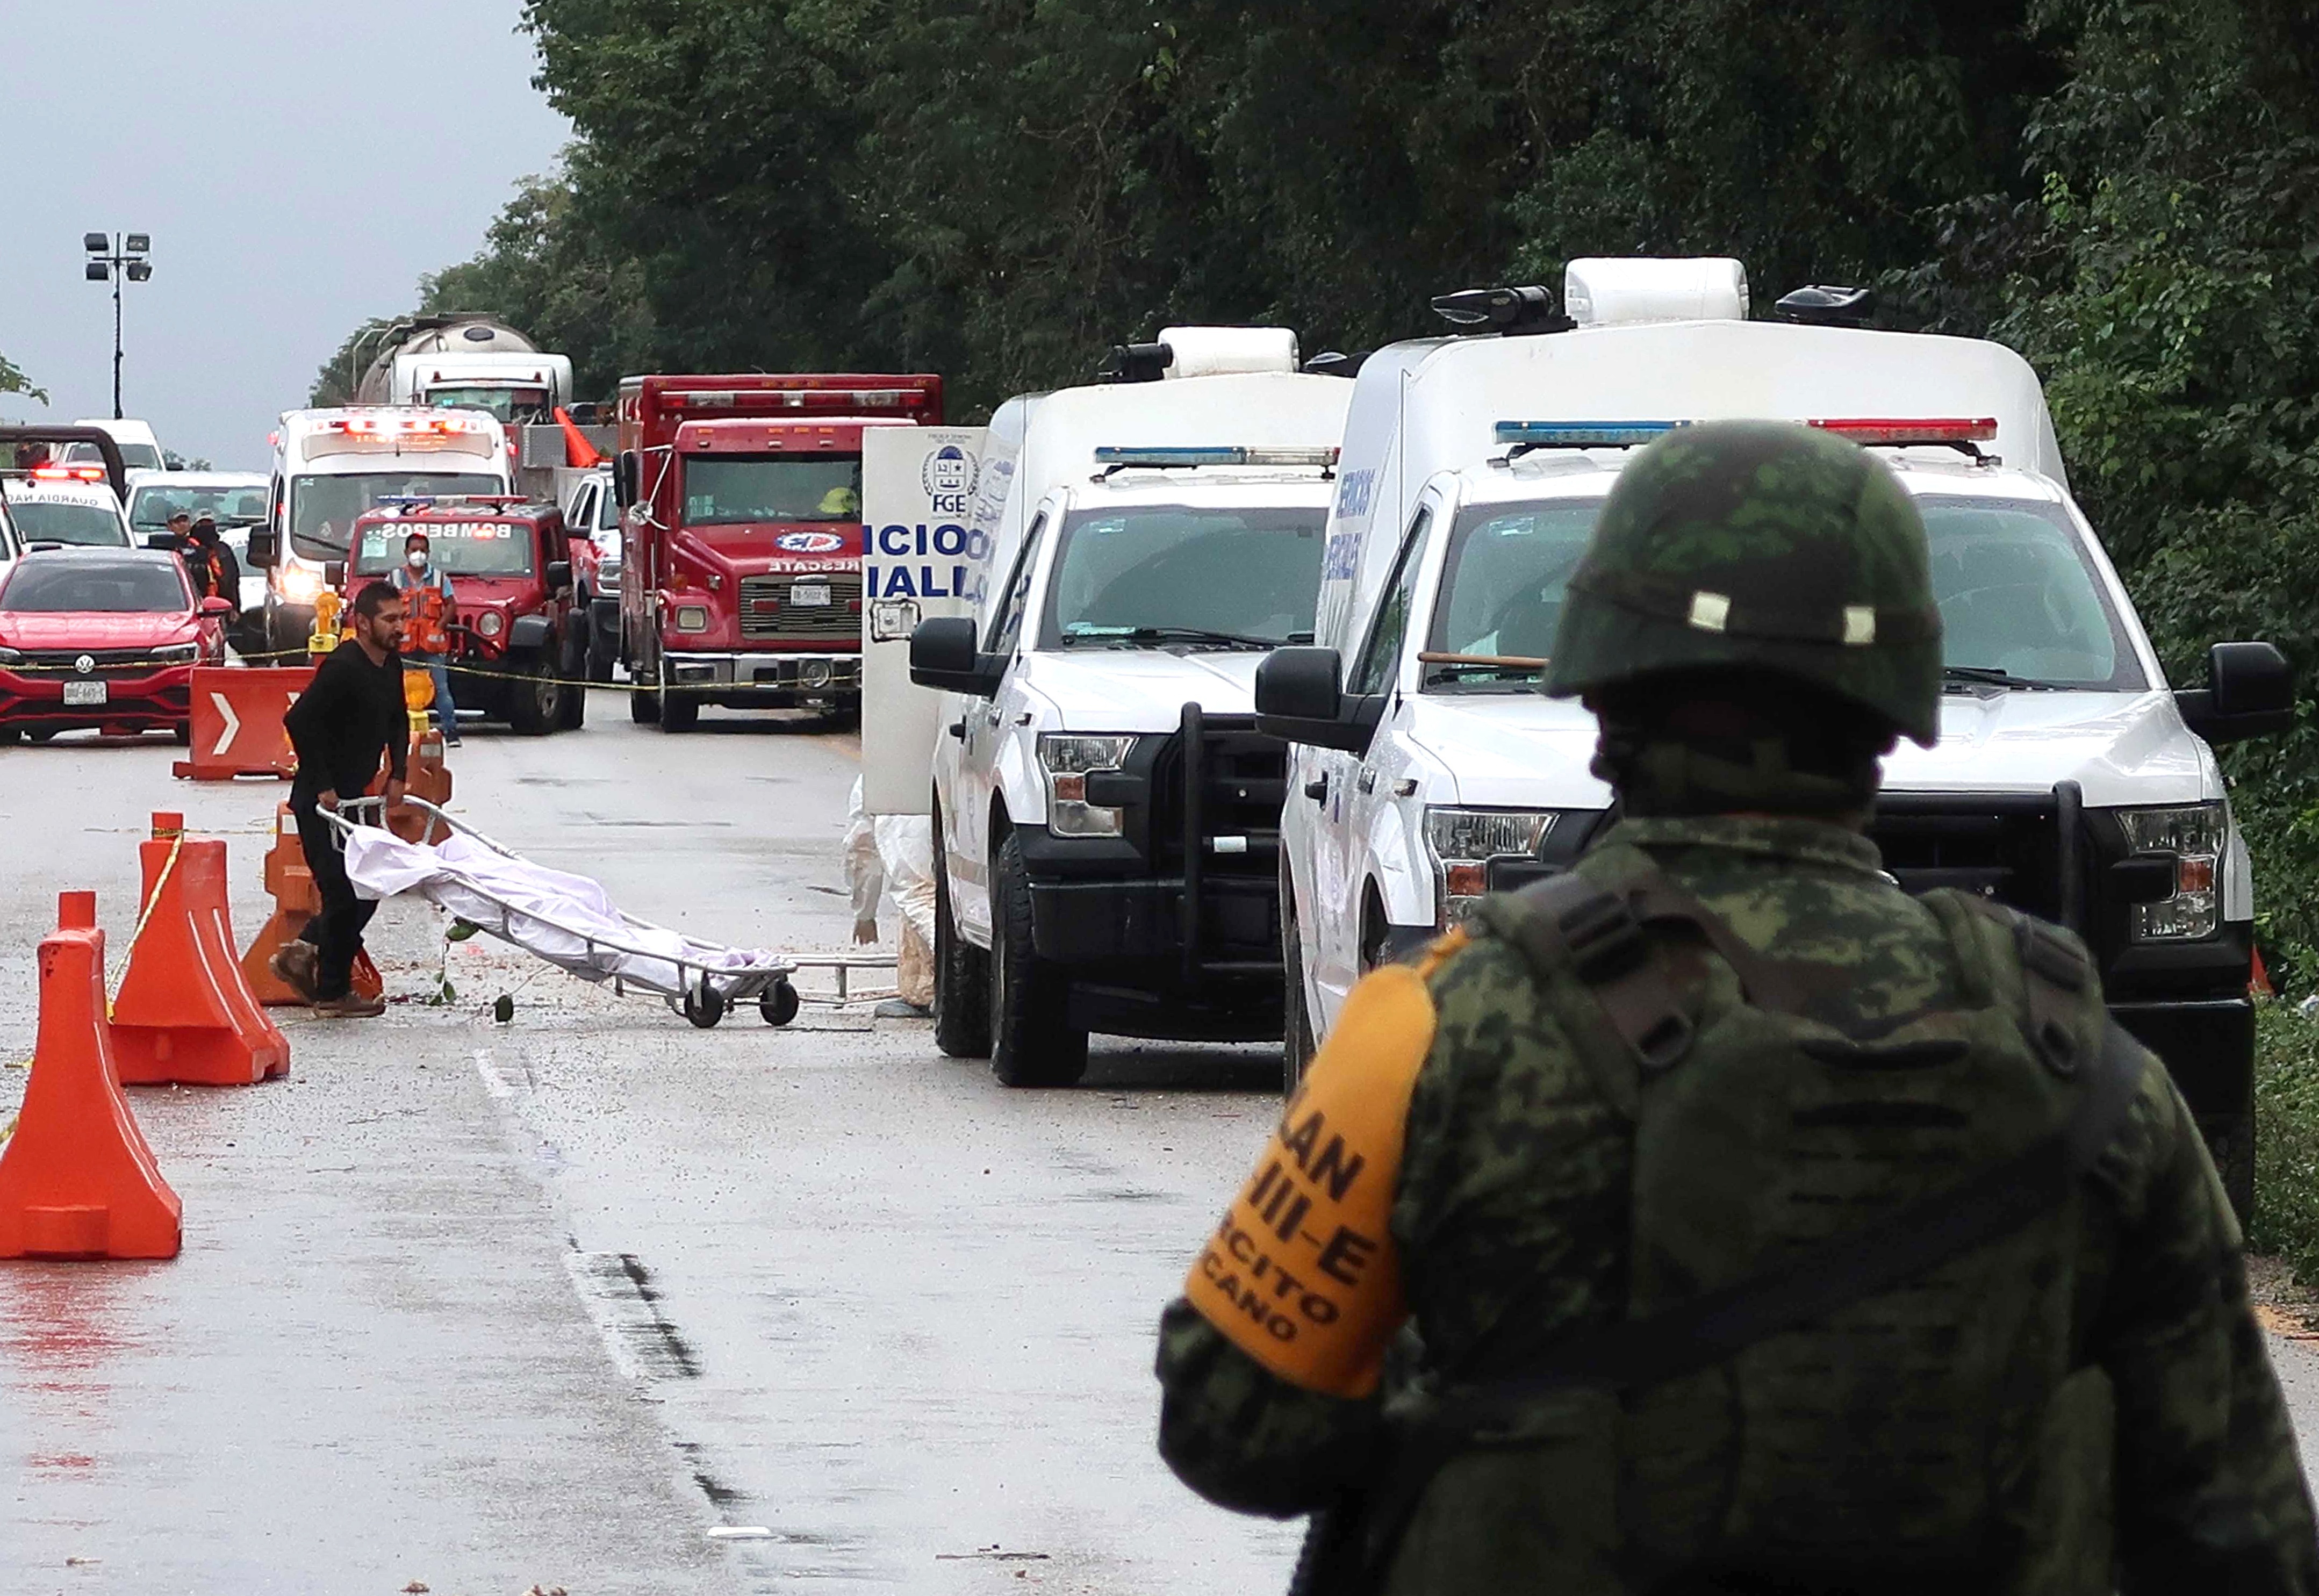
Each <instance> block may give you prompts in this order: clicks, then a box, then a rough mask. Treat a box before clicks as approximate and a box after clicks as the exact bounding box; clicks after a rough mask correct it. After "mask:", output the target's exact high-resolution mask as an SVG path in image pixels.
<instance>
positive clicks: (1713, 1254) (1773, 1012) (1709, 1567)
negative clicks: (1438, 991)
mask: <svg viewBox="0 0 2319 1596" xmlns="http://www.w3.org/2000/svg"><path fill="white" fill-rule="evenodd" d="M1598 857H1599V859H1600V863H1601V865H1603V866H1608V867H1610V868H1609V869H1608V870H1603V869H1602V868H1600V867H1599V866H1598V868H1597V869H1595V870H1589V871H1588V872H1586V873H1584V875H1568V876H1563V877H1560V878H1557V879H1554V880H1551V881H1548V882H1544V883H1541V884H1539V885H1538V886H1537V887H1533V888H1529V890H1527V891H1524V892H1522V893H1520V894H1518V895H1514V896H1511V897H1495V898H1491V899H1488V900H1485V902H1484V905H1483V906H1482V907H1481V910H1480V923H1479V924H1478V925H1477V926H1476V927H1475V931H1476V933H1477V934H1479V935H1483V936H1493V937H1497V938H1501V939H1503V940H1504V941H1505V942H1509V943H1511V945H1512V946H1514V947H1515V948H1517V949H1519V950H1520V951H1521V953H1522V954H1523V957H1524V960H1525V962H1526V963H1527V964H1528V965H1529V968H1530V970H1531V973H1532V976H1533V978H1534V979H1535V980H1536V981H1537V982H1538V986H1539V988H1540V990H1541V992H1542V993H1543V994H1544V996H1545V999H1546V1002H1547V1005H1548V1009H1549V1010H1550V1012H1552V1013H1553V1014H1555V1016H1556V1017H1557V1020H1558V1021H1559V1022H1560V1024H1561V1026H1562V1029H1563V1030H1564V1032H1566V1035H1567V1036H1568V1038H1569V1040H1570V1041H1571V1044H1572V1046H1573V1047H1574V1048H1575V1050H1576V1051H1577V1053H1578V1055H1579V1057H1580V1059H1581V1060H1582V1061H1583V1063H1584V1066H1585V1067H1586V1068H1587V1069H1588V1070H1589V1071H1590V1073H1591V1074H1592V1075H1593V1078H1595V1079H1596V1081H1597V1083H1598V1084H1599V1086H1600V1087H1601V1088H1602V1091H1603V1093H1604V1094H1605V1096H1607V1098H1608V1099H1609V1101H1610V1102H1611V1104H1613V1105H1615V1106H1616V1107H1617V1108H1618V1109H1619V1110H1620V1114H1622V1116H1624V1117H1626V1118H1628V1119H1629V1121H1630V1122H1631V1123H1632V1125H1633V1127H1634V1154H1633V1167H1632V1168H1633V1174H1632V1186H1631V1204H1632V1206H1631V1212H1630V1231H1629V1252H1628V1258H1629V1267H1628V1279H1627V1316H1626V1318H1625V1320H1624V1321H1621V1322H1618V1323H1614V1324H1611V1325H1609V1326H1607V1327H1603V1328H1602V1329H1599V1330H1590V1331H1584V1332H1581V1333H1578V1334H1575V1335H1568V1334H1566V1335H1565V1336H1563V1337H1562V1338H1561V1339H1554V1340H1548V1341H1547V1342H1545V1343H1543V1344H1532V1345H1523V1344H1522V1342H1523V1341H1524V1340H1525V1339H1529V1338H1530V1337H1534V1333H1535V1332H1529V1331H1526V1330H1525V1329H1524V1328H1523V1327H1522V1326H1521V1325H1520V1323H1519V1322H1515V1323H1511V1324H1506V1325H1503V1326H1502V1329H1501V1330H1500V1331H1496V1332H1493V1333H1492V1335H1491V1336H1489V1337H1488V1338H1485V1340H1484V1347H1483V1348H1482V1349H1480V1351H1481V1355H1480V1357H1478V1358H1477V1359H1475V1360H1469V1361H1468V1363H1467V1364H1466V1366H1465V1367H1464V1368H1463V1369H1461V1370H1459V1371H1457V1372H1456V1374H1457V1377H1458V1378H1459V1379H1460V1381H1461V1382H1462V1383H1461V1384H1457V1385H1456V1386H1454V1387H1453V1388H1451V1389H1450V1390H1448V1392H1446V1393H1441V1394H1440V1395H1439V1402H1438V1404H1437V1405H1436V1406H1435V1407H1434V1408H1433V1410H1432V1411H1430V1414H1429V1415H1428V1416H1426V1417H1425V1418H1423V1419H1421V1420H1419V1421H1417V1422H1416V1423H1415V1424H1414V1425H1413V1426H1412V1429H1411V1430H1410V1444H1409V1445H1408V1446H1407V1447H1405V1448H1404V1453H1403V1466H1402V1467H1401V1469H1400V1470H1399V1471H1398V1473H1397V1474H1396V1475H1395V1477H1394V1481H1393V1483H1391V1484H1390V1485H1389V1486H1388V1488H1387V1489H1386V1490H1385V1492H1383V1493H1382V1496H1381V1498H1380V1500H1379V1501H1378V1503H1377V1504H1376V1508H1375V1509H1374V1510H1373V1512H1372V1515H1371V1518H1370V1522H1369V1524H1368V1526H1367V1534H1368V1536H1369V1537H1371V1538H1370V1545H1369V1557H1370V1561H1371V1564H1372V1567H1373V1568H1374V1569H1376V1572H1377V1573H1383V1572H1385V1567H1386V1565H1387V1564H1390V1566H1391V1578H1390V1579H1389V1581H1388V1582H1387V1583H1388V1586H1389V1588H1391V1589H1393V1590H1395V1591H1401V1590H1419V1589H1433V1590H1439V1589H1460V1590H1469V1589H1470V1590H1485V1589H1502V1590H1550V1591H1557V1592H1577V1591H1603V1592H1623V1591H1656V1590H1662V1589H1668V1590H1689V1589H1701V1590H1709V1589H1711V1590H1726V1589H1735V1590H1737V1589H1746V1590H1753V1589H1758V1588H1761V1589H1764V1590H1778V1591H1782V1592H1786V1591H1813V1590H1843V1589H1851V1588H1854V1585H1855V1584H1858V1583H1860V1582H1867V1583H1866V1587H1864V1588H1874V1589H1877V1590H1879V1591H1896V1590H1909V1591H1912V1590H1915V1589H1917V1582H1918V1581H1920V1580H1921V1581H1925V1582H1926V1588H1927V1589H1937V1590H1949V1589H1956V1590H1964V1589H1972V1590H1976V1591H1985V1590H2018V1591H2041V1592H2042V1591H2075V1590H2079V1589H2081V1588H2082V1589H2085V1590H2087V1591H2107V1590H2108V1589H2109V1585H2108V1582H2107V1570H2108V1555H2107V1527H2106V1524H2105V1522H2104V1519H2105V1517H2106V1514H2107V1468H2108V1437H2107V1422H2108V1419H2107V1414H2108V1409H2107V1384H2106V1382H2104V1381H2103V1379H2102V1376H2101V1375H2099V1372H2098V1370H2093V1369H2080V1368H2079V1367H2078V1366H2077V1349H2076V1348H2075V1346H2074V1344H2073V1343H2074V1334H2073V1332H2074V1327H2075V1324H2076V1320H2077V1312H2078V1306H2079V1304H2078V1303H2077V1301H2076V1292H2077V1286H2078V1271H2077V1268H2076V1256H2075V1252H2076V1238H2077V1237H2078V1236H2079V1234H2080V1231H2081V1228H2082V1227H2081V1221H2082V1213H2081V1208H2080V1204H2081V1198H2080V1195H2079V1194H2080V1192H2081V1191H2082V1189H2083V1188H2084V1185H2085V1183H2084V1182H2083V1181H2082V1180H2081V1179H2080V1177H2081V1176H2083V1175H2084V1174H2085V1173H2086V1172H2087V1171H2088V1170H2089V1168H2091V1167H2092V1164H2093V1162H2094V1159H2095V1158H2096V1157H2097V1156H2098V1154H2099V1153H2100V1151H2101V1150H2103V1149H2104V1148H2106V1147H2107V1145H2108V1144H2109V1143H2110V1141H2112V1140H2113V1139H2114V1138H2115V1136H2116V1133H2117V1132H2118V1130H2119V1129H2120V1128H2121V1127H2122V1125H2123V1123H2124V1122H2125V1112H2126V1109H2127V1106H2128V1105H2130V1103H2131V1101H2132V1099H2133V1097H2134V1093H2135V1091H2136V1090H2137V1088H2138V1083H2139V1081H2140V1078H2141V1070H2142V1068H2143V1059H2144V1058H2145V1055H2143V1053H2142V1052H2141V1050H2139V1049H2138V1048H2137V1047H2135V1046H2134V1044H2132V1043H2131V1042H2130V1041H2125V1040H2124V1039H2123V1033H2122V1032H2116V1030H2115V1028H2114V1027H2113V1026H2112V1025H2111V1023H2110V1022H2109V1020H2108V1018H2107V1013H2106V1012H2105V1010H2104V1008H2103V1005H2102V1003H2101V997H2100V993H2099V990H2098V985H2097V983H2096V982H2095V981H2094V980H2093V978H2092V971H2091V969H2090V966H2089V963H2088V961H2087V959H2086V956H2085V955H2084V953H2083V952H2082V951H2081V950H2080V946H2079V944H2078V943H2077V942H2075V940H2074V939H2072V938H2071V937H2069V936H2068V935H2067V934H2066V933H2062V932H2059V931H2056V930H2053V929H2052V928H2050V927H2047V926H2044V925H2043V924H2039V923H2037V922H2035V921H2032V920H2029V919H2027V918H2026V917H2022V916H2018V915H2014V914H2013V913H2012V912H2011V911H2009V910H2006V909H2002V908H1999V907H1997V906H1993V905H1990V904H1987V903H1984V902H1982V901H1981V900H1979V899H1975V898H1972V897H1967V896H1965V895H1963V894H1958V893H1951V892H1938V893H1934V894H1931V895H1928V896H1927V897H1926V898H1925V899H1924V900H1923V901H1924V902H1925V903H1926V906H1928V907H1929V908H1930V909H1931V910H1932V911H1933V913H1934V914H1935V915H1936V917H1937V919H1938V920H1939V923H1940V924H1941V926H1942V928H1943V930H1944V931H1945V933H1946V936H1947V940H1948V942H1949V943H1950V946H1951V948H1952V951H1953V952H1954V960H1955V970H1956V976H1957V980H1956V988H1957V990H1958V992H1959V994H1960V1001H1959V1002H1958V1004H1957V1005H1956V1006H1954V1007H1943V1008H1936V1009H1928V1010H1926V1011H1922V1012H1919V1013H1917V1014H1913V1015H1909V1016H1906V1017H1904V1018H1902V1019H1900V1020H1899V1021H1898V1022H1895V1023H1890V1024H1889V1025H1885V1026H1882V1027H1879V1028H1878V1029H1877V1030H1876V1031H1875V1032H1874V1033H1872V1034H1860V1033H1857V1032H1846V1031H1845V1030H1844V1029H1842V1028H1841V1027H1839V1026H1838V1025H1837V1024H1836V1023H1831V1022H1830V1021H1828V1020H1826V1019H1822V1018H1818V1017H1816V1014H1818V1013H1820V1012H1834V1005H1825V1004H1823V1002H1822V1001H1821V999H1822V998H1823V997H1824V996H1827V989H1828V985H1829V983H1830V982H1832V981H1834V980H1836V979H1840V978H1842V972H1840V971H1837V970H1836V969H1832V968H1831V967H1826V966H1818V967H1816V966H1813V965H1809V964H1807V963H1804V962H1801V961H1794V960H1779V959H1773V958H1769V957H1766V956H1764V954H1761V953H1759V952H1757V951H1754V950H1753V949H1752V948H1750V947H1749V946H1748V945H1747V944H1746V943H1745V942H1741V941H1740V939H1739V938H1738V937H1737V936H1736V935H1735V934H1734V933H1732V932H1731V931H1730V930H1729V929H1728V927H1727V926H1726V925H1724V924H1722V923H1721V922H1720V921H1719V919H1718V918H1717V916H1716V915H1714V914H1713V913H1712V912H1711V911H1710V910H1708V909H1707V908H1706V907H1705V906H1703V905H1701V904H1700V903H1698V902H1697V901H1696V900H1695V899H1692V898H1691V897H1688V896H1687V895H1685V894H1683V893H1682V892H1681V891H1680V890H1679V889H1677V888H1675V887H1674V886H1673V885H1672V884H1671V883H1670V882H1669V881H1668V880H1667V879H1665V877H1664V876H1662V875H1661V874H1660V873H1659V872H1658V870H1657V869H1656V866H1654V865H1652V864H1651V863H1650V862H1649V861H1648V860H1647V857H1646V856H1644V855H1643V854H1641V853H1640V852H1630V851H1626V850H1620V851H1619V852H1617V853H1615V854H1612V855H1605V856H1598ZM1522 1317H1523V1315H1522V1312H1521V1305H1520V1304H1518V1305H1517V1307H1516V1309H1515V1310H1514V1311H1513V1312H1509V1313H1508V1314H1507V1316H1506V1318H1507V1320H1508V1321H1519V1320H1520V1319H1521V1318H1522ZM1509 1336H1510V1337H1511V1341H1512V1345H1511V1346H1502V1345H1500V1344H1499V1343H1501V1342H1503V1341H1505V1340H1507V1339H1508V1338H1509ZM1509 1452H1511V1453H1513V1454H1515V1455H1518V1456H1520V1458H1521V1466H1520V1468H1519V1469H1517V1470H1515V1471H1513V1474H1512V1475H1511V1476H1510V1474H1509V1473H1508V1470H1507V1466H1506V1460H1507V1455H1508V1453H1509ZM1510 1478H1514V1479H1519V1480H1520V1481H1522V1482H1523V1483H1520V1484H1516V1485H1512V1486H1509V1483H1508V1482H1509V1479H1510ZM1429 1487H1430V1494H1431V1495H1433V1496H1435V1497H1437V1498H1439V1499H1443V1500H1447V1501H1458V1502H1462V1503H1463V1507H1464V1511H1463V1513H1462V1519H1463V1521H1464V1522H1466V1523H1467V1524H1471V1523H1473V1522H1475V1518H1476V1503H1477V1502H1478V1501H1480V1500H1481V1499H1482V1498H1483V1497H1484V1496H1485V1495H1486V1494H1488V1493H1490V1492H1493V1491H1495V1492H1504V1491H1506V1490H1508V1489H1511V1490H1512V1491H1513V1492H1514V1494H1515V1496H1517V1497H1519V1498H1522V1499H1525V1500H1523V1501H1521V1502H1520V1504H1519V1505H1516V1504H1515V1503H1514V1502H1511V1501H1509V1502H1508V1503H1507V1504H1506V1505H1505V1506H1504V1507H1502V1508H1499V1509H1496V1510H1486V1511H1483V1512H1482V1513H1481V1515H1480V1516H1481V1517H1483V1518H1485V1519H1488V1520H1489V1521H1490V1522H1491V1523H1492V1525H1493V1529H1492V1531H1491V1533H1490V1534H1488V1535H1486V1536H1481V1537H1465V1538H1464V1539H1463V1540H1462V1542H1461V1541H1459V1539H1458V1537H1445V1536H1442V1535H1439V1534H1431V1533H1429V1534H1424V1535H1421V1536H1412V1537H1411V1541H1412V1543H1421V1544H1404V1545H1402V1546H1400V1547H1399V1551H1400V1554H1401V1555H1400V1556H1399V1557H1398V1558H1397V1559H1396V1558H1394V1556H1393V1555H1392V1554H1393V1543H1394V1540H1395V1539H1396V1538H1397V1537H1398V1536H1399V1531H1400V1528H1401V1523H1406V1522H1408V1521H1409V1519H1410V1518H1411V1516H1412V1514H1413V1513H1414V1512H1415V1510H1416V1509H1417V1507H1418V1504H1419V1501H1420V1499H1421V1497H1425V1496H1427V1495H1428V1494H1429ZM1395 1519H1399V1520H1400V1521H1401V1523H1396V1522H1395ZM1903 1571H1904V1572H1903ZM1719 1576H1720V1577H1719ZM1896 1576H1897V1577H1896ZM1702 1578H1703V1579H1704V1580H1705V1582H1698V1581H1701V1579H1702ZM1730 1578H1737V1579H1738V1580H1739V1582H1737V1583H1725V1582H1722V1580H1723V1579H1730ZM1685 1580H1691V1581H1693V1583H1685V1582H1684V1581H1685ZM1764 1581H1769V1583H1761V1582H1764Z"/></svg>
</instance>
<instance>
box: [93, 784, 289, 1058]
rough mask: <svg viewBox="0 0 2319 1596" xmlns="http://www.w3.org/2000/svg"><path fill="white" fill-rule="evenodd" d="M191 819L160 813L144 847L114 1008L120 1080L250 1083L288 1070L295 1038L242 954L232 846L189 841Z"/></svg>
mask: <svg viewBox="0 0 2319 1596" xmlns="http://www.w3.org/2000/svg"><path fill="white" fill-rule="evenodd" d="M137 852H138V855H139V859H140V862H141V863H142V865H143V867H144V876H145V896H144V903H145V909H144V913H143V915H140V918H139V921H138V925H137V931H136V933H135V934H134V936H133V937H132V938H131V948H130V952H129V969H128V973H127V974H125V975H123V976H122V978H121V986H120V989H119V992H118V994H117V995H116V996H114V998H113V1011H112V1018H113V1063H114V1066H115V1068H116V1069H118V1070H119V1071H120V1079H121V1081H122V1084H124V1085H128V1086H159V1085H162V1084H164V1083H167V1082H176V1083H179V1084H182V1085H185V1086H205V1087H246V1086H253V1085H255V1084H256V1083H257V1082H259V1081H262V1080H266V1079H269V1078H272V1077H275V1076H277V1075H287V1074H289V1073H290V1043H289V1041H288V1040H287V1039H286V1038H284V1036H283V1034H282V1032H280V1031H279V1030H277V1029H276V1028H275V1023H274V1022H273V1021H272V1020H270V1019H268V1018H266V1011H265V1009H264V1008H262V1007H261V1006H259V1004H258V1001H257V996H256V995H255V994H254V993H252V992H251V991H250V989H249V983H248V981H247V980H246V979H245V978H243V975H242V968H241V966H240V965H239V963H238V962H237V961H236V960H235V955H234V940H233V922H232V917H231V913H230V910H229V908H228V906H227V903H226V874H225V870H226V845H225V843H223V842H221V841H217V840H201V841H196V840H192V839H188V838H187V837H186V836H185V816H182V815H171V814H157V815H155V816H153V836H152V839H151V840H150V841H149V842H146V843H140V844H139V845H138V850H137ZM269 973H270V972H269Z"/></svg>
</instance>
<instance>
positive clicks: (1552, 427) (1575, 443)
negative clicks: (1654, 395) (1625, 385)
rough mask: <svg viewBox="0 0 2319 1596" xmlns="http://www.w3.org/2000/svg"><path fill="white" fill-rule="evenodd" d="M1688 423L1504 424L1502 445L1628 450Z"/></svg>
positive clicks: (1500, 427)
mask: <svg viewBox="0 0 2319 1596" xmlns="http://www.w3.org/2000/svg"><path fill="white" fill-rule="evenodd" d="M1690 425H1691V423H1690V422H1688V421H1501V422H1499V423H1498V424H1497V426H1496V427H1495V428H1493V433H1494V436H1495V437H1496V438H1497V440H1498V441H1499V442H1500V443H1502V444H1513V445H1515V446H1518V447H1520V448H1525V449H1625V448H1633V447H1635V446H1638V445H1640V444H1647V443H1650V442H1652V441H1653V440H1654V439H1656V438H1659V437H1664V436H1665V435H1666V434H1667V433H1670V432H1673V431H1674V429H1675V428H1678V427H1688V426H1690Z"/></svg>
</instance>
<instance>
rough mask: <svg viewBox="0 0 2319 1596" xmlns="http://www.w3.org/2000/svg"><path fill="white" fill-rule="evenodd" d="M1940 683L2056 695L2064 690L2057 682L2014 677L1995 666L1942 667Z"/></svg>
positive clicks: (2011, 673) (2030, 677) (2031, 677)
mask: <svg viewBox="0 0 2319 1596" xmlns="http://www.w3.org/2000/svg"><path fill="white" fill-rule="evenodd" d="M1941 681H1943V682H1944V683H1948V684H1953V685H1954V686H1958V687H2006V688H2018V689H2020V690H2022V691H2024V692H2041V693H2057V692H2062V691H2065V689H2064V688H2063V687H2062V684H2061V683H2060V682H2058V681H2039V680H2037V678H2035V676H2016V675H2015V674H2013V672H2010V671H2008V670H2004V669H2002V668H2000V667H1999V666H1996V665H1944V666H1942V667H1941Z"/></svg>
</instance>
